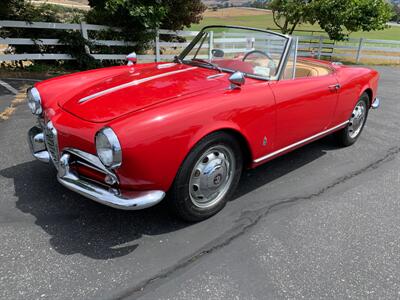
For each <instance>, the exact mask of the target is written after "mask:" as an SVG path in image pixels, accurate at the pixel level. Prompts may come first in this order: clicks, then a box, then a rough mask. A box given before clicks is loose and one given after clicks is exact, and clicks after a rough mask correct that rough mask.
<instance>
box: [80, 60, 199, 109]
mask: <svg viewBox="0 0 400 300" xmlns="http://www.w3.org/2000/svg"><path fill="white" fill-rule="evenodd" d="M194 69H197V67H191V68H187V69H183V70H177V71H172V72H168V73H163V74H158V75H154V76H150V77H147V78H142V79H138V80H133V81H131V82H128V83H124V84H121V85H117V86H114V87H112V88H109V89H107V90H104V91H101V92H98V93H95V94H92V95H89V96H87V97H84V98H82V99H80V100H79V101H78V102H79V103H84V102H87V101H89V100H93V99H95V98H97V97H100V96H104V95H106V94H109V93H112V92H115V91H118V90H122V89H125V88H127V87H130V86H134V85H139V84H142V83H144V82H147V81H151V80H155V79H159V78H162V77H167V76H170V75H174V74H179V73H183V72H187V71H191V70H194Z"/></svg>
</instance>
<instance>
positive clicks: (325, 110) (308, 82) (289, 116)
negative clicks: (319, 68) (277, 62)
mask: <svg viewBox="0 0 400 300" xmlns="http://www.w3.org/2000/svg"><path fill="white" fill-rule="evenodd" d="M271 88H272V91H273V93H274V96H275V100H276V138H275V143H274V144H275V150H279V149H282V148H284V147H287V146H290V145H292V144H294V143H297V142H299V141H302V140H304V139H307V138H309V137H312V136H313V135H316V134H318V133H320V132H323V131H325V130H327V129H328V126H329V125H330V124H331V122H332V119H333V116H334V113H335V109H336V105H337V101H338V90H339V88H340V85H338V81H337V79H336V77H335V75H334V73H332V74H329V75H325V76H317V77H304V78H296V79H287V80H286V79H285V80H280V81H276V82H271Z"/></svg>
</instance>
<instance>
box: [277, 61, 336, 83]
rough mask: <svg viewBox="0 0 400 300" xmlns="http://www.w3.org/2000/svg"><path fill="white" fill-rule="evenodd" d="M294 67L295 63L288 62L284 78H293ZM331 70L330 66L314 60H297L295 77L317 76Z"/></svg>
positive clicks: (328, 72)
mask: <svg viewBox="0 0 400 300" xmlns="http://www.w3.org/2000/svg"><path fill="white" fill-rule="evenodd" d="M292 68H293V64H292V63H288V64H287V66H286V69H285V73H284V75H283V79H292ZM330 72H331V70H330V68H329V67H325V66H322V65H318V64H316V63H312V62H304V61H302V62H297V64H296V75H295V78H303V77H316V76H325V75H328V74H330Z"/></svg>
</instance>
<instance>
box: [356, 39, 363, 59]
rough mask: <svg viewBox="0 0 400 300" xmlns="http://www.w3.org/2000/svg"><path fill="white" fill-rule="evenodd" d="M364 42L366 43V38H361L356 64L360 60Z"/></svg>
mask: <svg viewBox="0 0 400 300" xmlns="http://www.w3.org/2000/svg"><path fill="white" fill-rule="evenodd" d="M363 43H364V38H360V43H359V44H358V49H357V56H356V64H358V63H359V62H360V59H361V50H362V46H363Z"/></svg>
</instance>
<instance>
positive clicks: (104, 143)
mask: <svg viewBox="0 0 400 300" xmlns="http://www.w3.org/2000/svg"><path fill="white" fill-rule="evenodd" d="M95 145H96V152H97V156H98V157H99V159H100V161H101V163H102V164H103V165H104V166H105V167H106V168H108V169H116V168H118V167H120V166H121V164H122V149H121V144H120V142H119V140H118V137H117V135H116V134H115V132H114V131H113V130H112V129H111V128H110V127H104V128H102V129H101V130H99V131H98V132H97V133H96V136H95Z"/></svg>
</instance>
